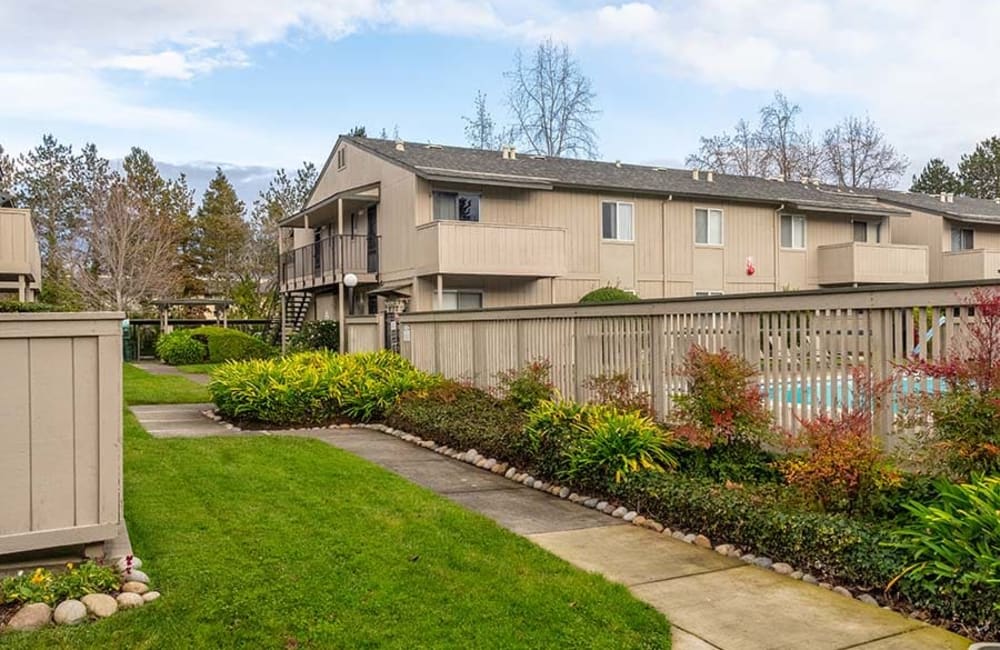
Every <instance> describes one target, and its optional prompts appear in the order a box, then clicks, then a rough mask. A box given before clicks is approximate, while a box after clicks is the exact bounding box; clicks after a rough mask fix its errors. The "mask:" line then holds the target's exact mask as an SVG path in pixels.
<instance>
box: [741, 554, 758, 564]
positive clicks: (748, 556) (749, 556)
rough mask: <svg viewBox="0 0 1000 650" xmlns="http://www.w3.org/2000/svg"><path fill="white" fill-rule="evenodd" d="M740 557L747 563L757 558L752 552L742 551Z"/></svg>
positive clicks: (751, 562)
mask: <svg viewBox="0 0 1000 650" xmlns="http://www.w3.org/2000/svg"><path fill="white" fill-rule="evenodd" d="M740 559H741V560H743V561H744V562H746V563H747V564H753V561H754V560H756V559H757V556H756V555H754V554H753V553H744V554H743V555H741V556H740Z"/></svg>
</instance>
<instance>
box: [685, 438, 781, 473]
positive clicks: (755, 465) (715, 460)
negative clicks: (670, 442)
mask: <svg viewBox="0 0 1000 650" xmlns="http://www.w3.org/2000/svg"><path fill="white" fill-rule="evenodd" d="M774 461H775V456H774V454H772V453H770V452H768V451H765V450H764V449H761V448H760V447H759V446H757V445H754V444H750V443H748V442H744V441H739V440H736V441H733V442H730V443H729V444H725V445H715V446H714V447H709V448H708V449H704V448H702V447H694V446H691V445H687V446H685V447H684V448H682V449H678V462H679V466H680V468H681V471H683V472H684V473H685V474H689V475H692V476H701V477H704V478H711V479H714V480H716V481H719V482H723V483H724V482H726V481H729V482H735V483H774V482H778V481H781V480H782V476H781V472H780V471H779V470H778V468H777V466H776V465H775V462H774Z"/></svg>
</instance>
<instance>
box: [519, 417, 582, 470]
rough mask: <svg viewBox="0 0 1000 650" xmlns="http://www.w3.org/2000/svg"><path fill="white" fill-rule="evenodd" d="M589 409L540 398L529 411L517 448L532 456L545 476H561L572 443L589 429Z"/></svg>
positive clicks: (537, 468) (537, 467)
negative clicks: (540, 400)
mask: <svg viewBox="0 0 1000 650" xmlns="http://www.w3.org/2000/svg"><path fill="white" fill-rule="evenodd" d="M587 410H588V407H587V406H586V405H584V404H577V403H576V402H570V401H558V402H557V401H544V402H541V403H540V404H538V406H536V407H535V408H534V409H532V410H531V411H530V412H529V413H528V422H527V424H525V427H524V435H523V436H522V437H521V438H520V439H519V440H518V441H517V443H516V444H515V451H516V452H517V453H519V454H520V455H521V456H523V457H526V458H529V459H530V466H531V467H532V468H533V469H535V470H536V471H537V472H538V473H539V474H541V475H542V476H545V477H548V478H555V477H557V476H559V475H560V474H561V473H562V472H563V470H564V469H565V468H566V464H567V459H568V457H569V454H570V449H571V448H572V446H573V444H574V443H575V442H576V441H577V440H578V439H579V438H581V437H582V436H584V435H586V433H587V419H588V415H587Z"/></svg>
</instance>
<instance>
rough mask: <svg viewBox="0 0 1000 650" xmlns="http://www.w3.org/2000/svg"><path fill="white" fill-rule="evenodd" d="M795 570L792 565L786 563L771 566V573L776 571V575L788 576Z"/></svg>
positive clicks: (776, 563)
mask: <svg viewBox="0 0 1000 650" xmlns="http://www.w3.org/2000/svg"><path fill="white" fill-rule="evenodd" d="M794 570H795V569H793V568H792V565H791V564H787V563H785V562H775V563H774V564H772V565H771V571H774V572H775V573H780V574H781V575H783V576H787V575H788V574H790V573H791V572H792V571H794Z"/></svg>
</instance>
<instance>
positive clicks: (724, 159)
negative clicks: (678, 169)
mask: <svg viewBox="0 0 1000 650" xmlns="http://www.w3.org/2000/svg"><path fill="white" fill-rule="evenodd" d="M768 162H769V160H768V156H767V152H766V150H765V149H764V147H763V144H762V143H761V140H760V133H759V132H757V131H755V130H754V129H753V128H752V127H751V126H750V125H749V124H748V123H747V121H746V120H740V121H739V122H737V123H736V128H735V130H734V132H733V135H729V134H728V133H723V134H722V135H717V136H712V137H709V138H704V137H703V138H701V146H700V147H699V148H698V152H697V153H694V154H691V155H690V156H688V157H687V159H686V163H687V164H688V165H691V166H692V167H697V168H699V169H711V170H713V171H717V172H721V173H724V174H738V175H740V176H764V175H766V174H767V166H768Z"/></svg>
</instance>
